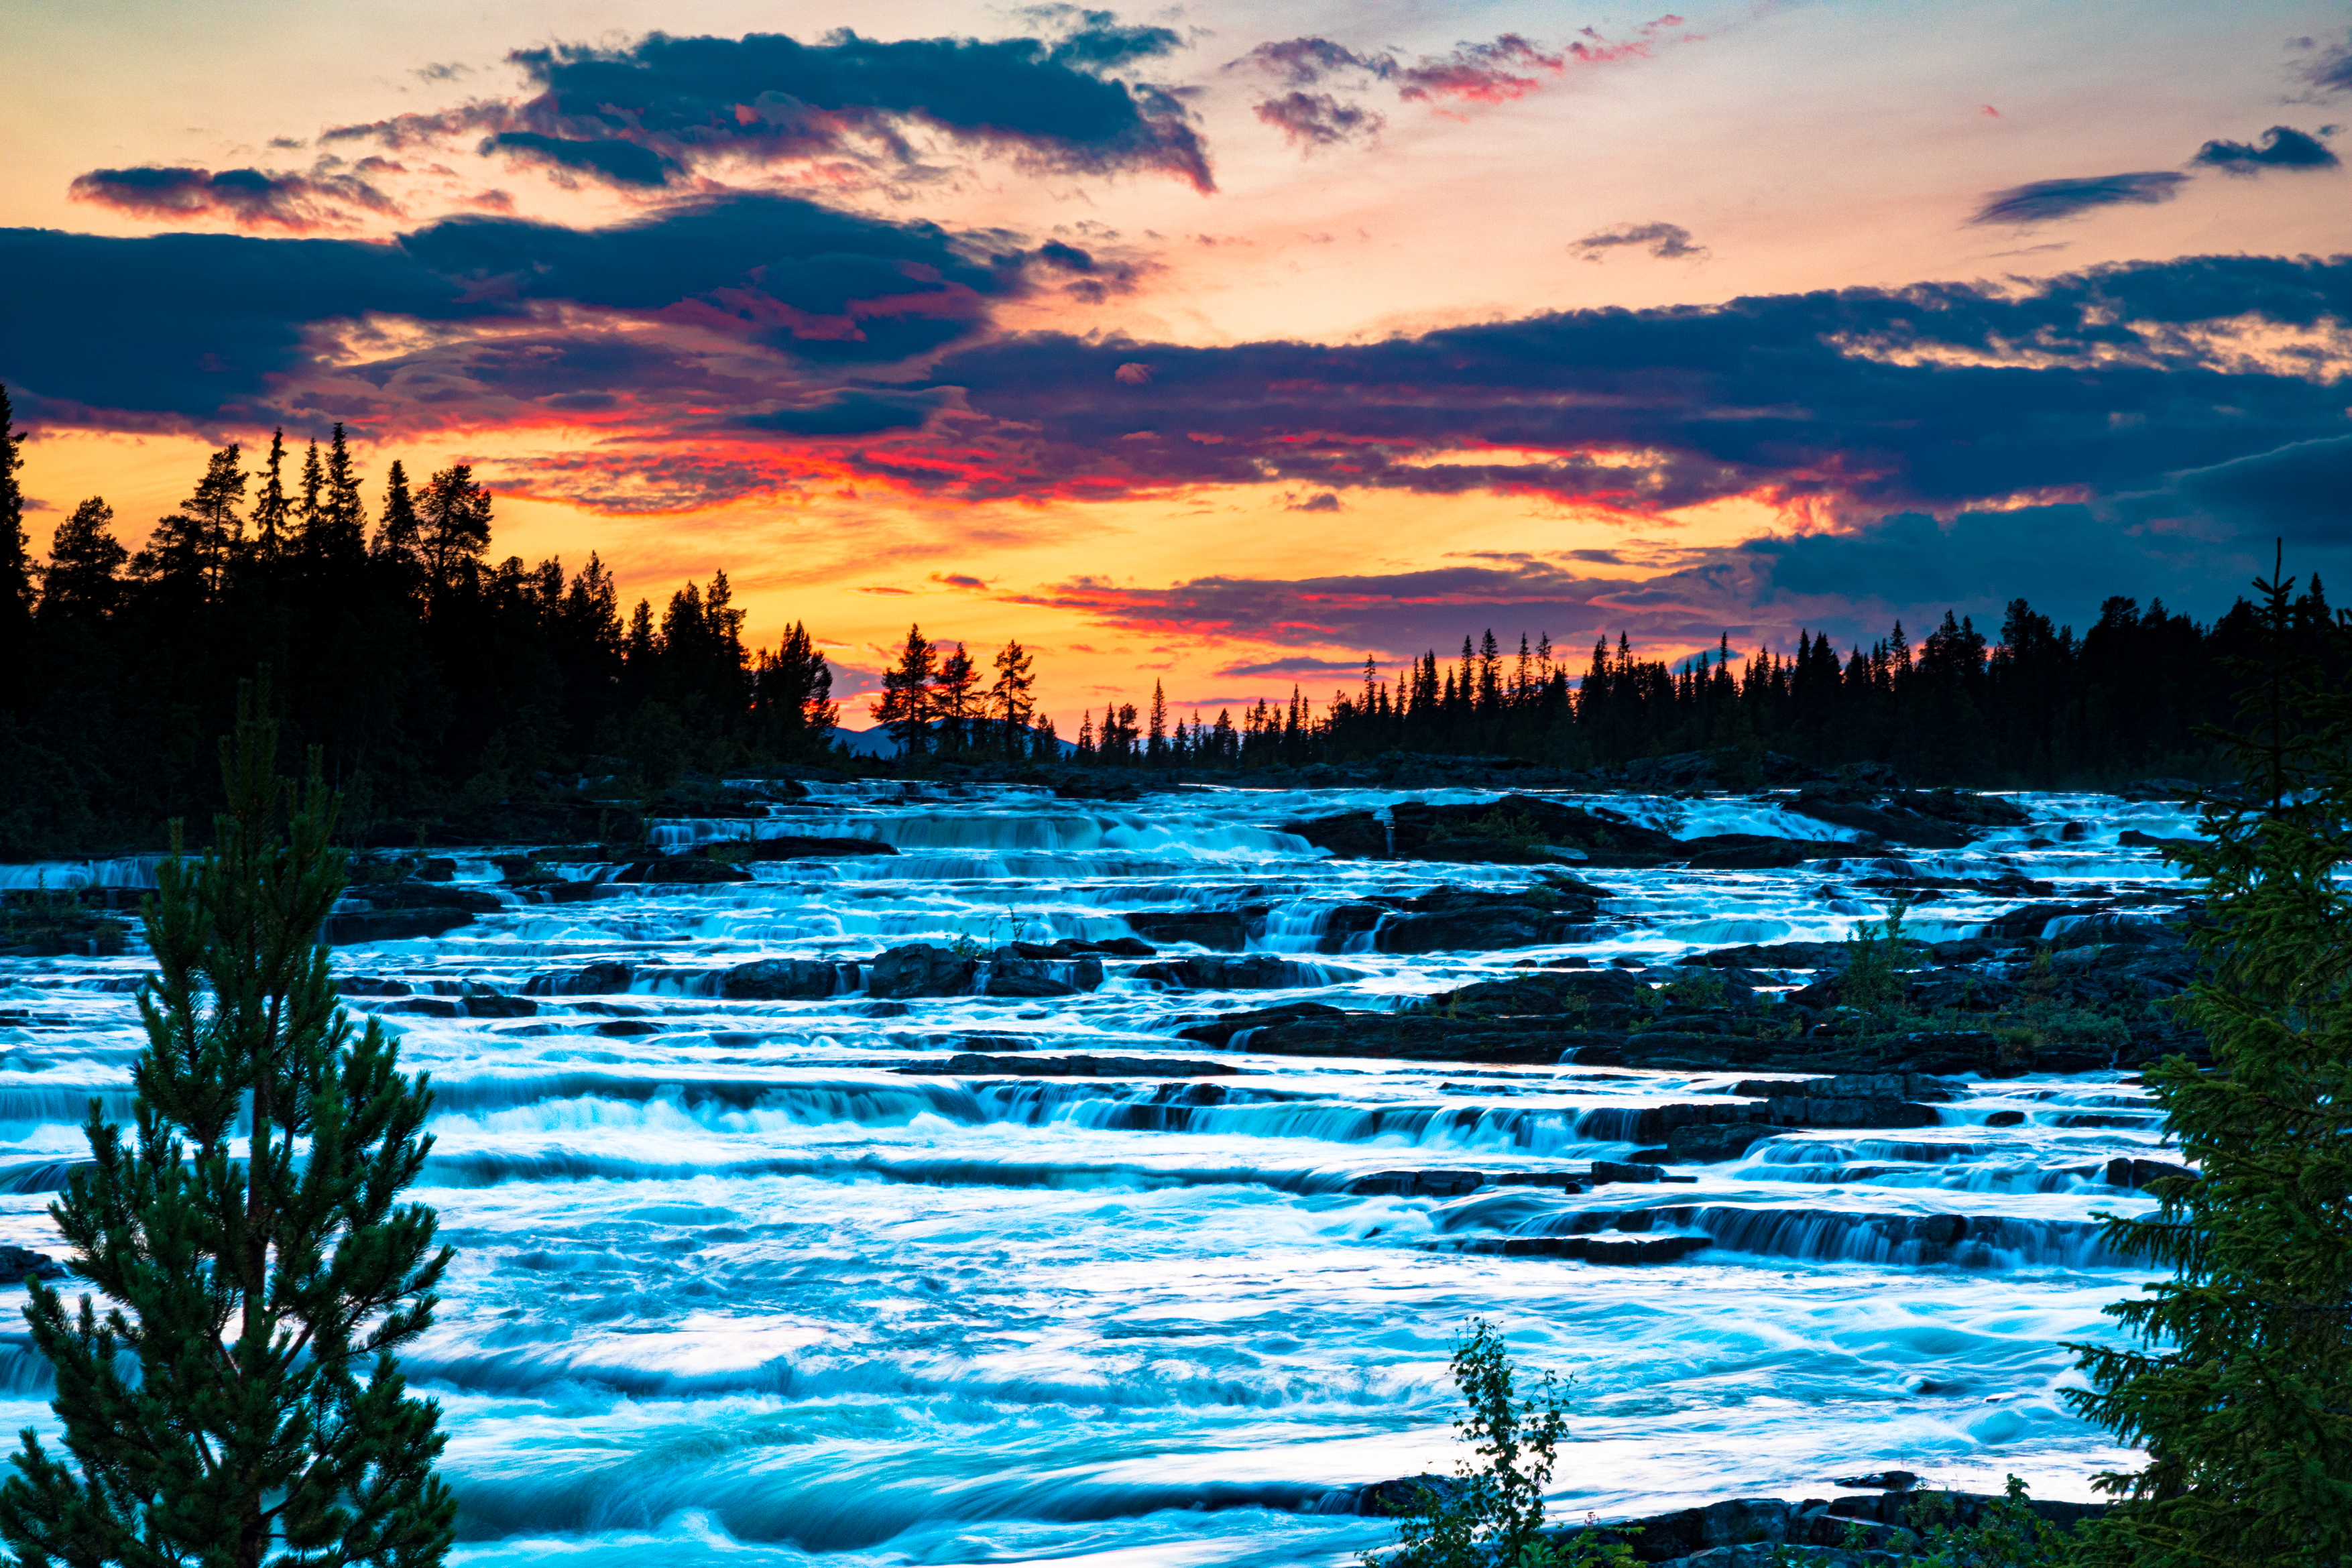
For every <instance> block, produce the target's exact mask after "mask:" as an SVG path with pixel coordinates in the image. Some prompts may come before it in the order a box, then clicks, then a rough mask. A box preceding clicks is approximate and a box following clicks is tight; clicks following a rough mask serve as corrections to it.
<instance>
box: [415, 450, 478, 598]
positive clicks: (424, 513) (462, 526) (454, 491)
mask: <svg viewBox="0 0 2352 1568" xmlns="http://www.w3.org/2000/svg"><path fill="white" fill-rule="evenodd" d="M416 519H417V522H418V524H419V526H420V532H421V538H422V543H423V549H424V557H425V580H427V581H428V582H430V583H431V584H432V588H433V591H434V593H435V594H436V595H439V594H444V593H447V592H448V591H451V590H452V589H455V588H457V586H458V585H459V584H460V583H462V582H468V581H470V580H472V577H473V573H474V571H475V570H476V569H477V568H478V566H479V565H480V564H481V560H482V557H483V556H484V555H485V554H487V553H488V550H489V548H490V493H489V492H488V490H485V489H484V488H482V486H479V485H478V484H476V483H475V482H474V470H473V468H472V466H471V465H467V464H464V463H460V464H457V465H455V466H454V467H449V468H444V469H442V470H441V472H439V473H438V474H436V475H434V476H433V477H432V478H431V479H430V480H429V481H427V482H426V484H425V493H424V494H423V495H422V496H419V497H417V500H416Z"/></svg>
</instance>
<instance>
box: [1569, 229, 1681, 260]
mask: <svg viewBox="0 0 2352 1568" xmlns="http://www.w3.org/2000/svg"><path fill="white" fill-rule="evenodd" d="M1625 246H1637V247H1639V248H1641V249H1643V250H1646V251H1648V252H1649V253H1650V254H1651V255H1652V256H1656V257H1657V258H1658V259H1659V260H1660V261H1680V260H1683V259H1685V257H1690V256H1705V255H1706V253H1707V252H1706V246H1703V245H1694V244H1692V243H1691V232H1690V230H1688V229H1686V228H1685V227H1683V226H1682V225H1680V224H1620V225H1617V226H1616V227H1615V228H1613V229H1601V230H1599V231H1598V232H1596V233H1593V234H1589V235H1585V236H1584V237H1583V238H1582V239H1580V240H1578V241H1577V242H1576V243H1575V244H1574V245H1572V246H1569V247H1568V248H1569V249H1570V250H1571V251H1573V252H1575V253H1576V254H1577V255H1578V256H1582V257H1583V258H1584V259H1585V260H1587V261H1599V260H1601V257H1603V256H1607V255H1608V254H1609V253H1610V252H1611V251H1612V250H1618V249H1622V248H1623V247H1625Z"/></svg>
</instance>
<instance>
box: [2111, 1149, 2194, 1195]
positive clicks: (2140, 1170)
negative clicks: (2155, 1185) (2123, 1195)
mask: <svg viewBox="0 0 2352 1568" xmlns="http://www.w3.org/2000/svg"><path fill="white" fill-rule="evenodd" d="M2100 1176H2101V1179H2103V1180H2105V1182H2106V1184H2107V1185H2108V1186H2127V1187H2131V1188H2134V1189H2135V1190H2140V1189H2145V1188H2146V1187H2147V1184H2148V1183H2150V1182H2152V1181H2162V1180H2165V1179H2167V1178H2179V1179H2183V1180H2188V1181H2194V1180H2196V1179H2197V1173H2196V1172H2195V1171H2193V1170H2190V1169H2189V1167H2188V1166H2181V1165H2175V1164H2173V1163H2172V1162H2171V1161H2170V1160H2146V1159H2126V1158H2124V1157H2123V1156H2121V1155H2118V1156H2116V1158H2114V1159H2112V1160H2109V1161H2108V1162H2107V1163H2106V1165H2105V1167H2104V1168H2103V1169H2102V1170H2101V1172H2100Z"/></svg>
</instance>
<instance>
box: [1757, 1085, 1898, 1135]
mask: <svg viewBox="0 0 2352 1568" xmlns="http://www.w3.org/2000/svg"><path fill="white" fill-rule="evenodd" d="M1829 1082H1831V1083H1832V1084H1834V1083H1835V1082H1836V1080H1834V1079H1832V1080H1830V1081H1829ZM1765 1103H1766V1104H1767V1105H1768V1106H1769V1107H1770V1109H1769V1113H1768V1114H1769V1117H1770V1119H1771V1122H1772V1124H1773V1125H1775V1126H1780V1127H1848V1128H1852V1127H1932V1126H1934V1125H1936V1123H1937V1116H1936V1110H1935V1107H1934V1106H1932V1105H1921V1104H1917V1103H1914V1102H1911V1101H1907V1100H1900V1099H1897V1098H1895V1096H1893V1095H1888V1094H1871V1093H1861V1092H1842V1091H1839V1090H1837V1089H1834V1088H1832V1089H1830V1090H1828V1091H1827V1092H1822V1091H1818V1090H1813V1089H1810V1088H1806V1087H1802V1086H1800V1087H1799V1088H1798V1091H1797V1092H1794V1093H1790V1094H1775V1095H1774V1096H1773V1097H1772V1098H1771V1099H1770V1100H1769V1101H1767V1102H1765Z"/></svg>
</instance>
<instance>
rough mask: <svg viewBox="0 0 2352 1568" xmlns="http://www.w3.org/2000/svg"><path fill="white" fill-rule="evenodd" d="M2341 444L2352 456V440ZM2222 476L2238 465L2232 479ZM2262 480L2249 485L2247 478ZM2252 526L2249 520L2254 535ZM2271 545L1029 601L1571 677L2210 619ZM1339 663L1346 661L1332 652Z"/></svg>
mask: <svg viewBox="0 0 2352 1568" xmlns="http://www.w3.org/2000/svg"><path fill="white" fill-rule="evenodd" d="M2345 445H2346V446H2347V449H2352V441H2347V443H2346V444H2345ZM2233 466H2234V465H2233ZM2257 475H2259V477H2256V476H2257ZM2347 475H2352V450H2347V452H2342V453H2332V454H2311V453H2301V452H2289V453H2285V454H2281V455H2278V458H2277V460H2276V461H2275V462H2267V463H2266V462H2263V461H2261V460H2256V461H2254V462H2252V464H2250V465H2248V469H2247V471H2243V472H2235V473H2232V474H2231V475H2229V476H2226V477H2222V478H2215V479H2211V480H2210V481H2209V480H2208V479H2206V478H2205V476H2197V477H2196V478H2195V480H2194V481H2191V477H2190V476H2181V477H2182V478H2183V480H2184V482H2185V483H2186V482H2194V483H2210V484H2211V485H2214V486H2219V487H2221V488H2224V489H2227V490H2228V491H2229V492H2230V493H2231V496H2232V497H2238V498H2242V497H2244V496H2246V495H2247V494H2248V493H2250V492H2252V493H2257V494H2261V495H2265V496H2269V497H2275V498H2276V500H2277V501H2278V502H2279V504H2280V505H2281V506H2282V507H2284V508H2285V509H2286V510H2288V511H2291V512H2293V513H2294V516H2296V517H2304V518H2306V519H2307V518H2309V517H2312V516H2314V515H2315V514H2314V513H2312V512H2310V511H2308V510H2305V501H2306V499H2307V497H2309V496H2311V495H2326V494H2329V493H2330V492H2328V491H2327V490H2326V486H2330V485H2333V486H2337V488H2336V490H2335V491H2334V492H2333V493H2334V494H2341V493H2342V492H2341V486H2342V485H2343V484H2344V483H2345V480H2346V478H2347ZM2272 516H2273V514H2267V513H2265V514H2263V518H2257V517H2255V516H2254V515H2252V514H2251V513H2250V514H2249V516H2248V519H2247V520H2248V522H2249V524H2250V525H2251V524H2252V523H2253V522H2255V521H2258V520H2263V519H2266V518H2268V517H2272ZM2270 538H2271V536H2270V535H2269V534H2267V533H2262V532H2259V531H2254V532H2228V531H2223V532H2220V533H2214V532H2211V531H2210V530H2209V531H2207V532H2203V533H2199V532H2193V531H2183V530H2179V529H2170V530H2168V529H2165V528H2158V527H2151V526H2149V525H2147V524H2146V523H2145V522H2137V521H2133V520H2132V519H2130V518H2128V517H2123V516H2121V515H2111V514H2109V513H2107V512H2103V511H2102V510H2101V509H2100V508H2095V507H2085V506H2047V507H2019V508H2015V509H2011V510H2001V511H1990V512H1981V511H1979V512H1963V513H1961V514H1959V515H1958V516H1957V517H1953V518H1952V519H1951V520H1949V521H1948V522H1945V521H1938V520H1937V519H1936V518H1934V517H1927V516H1926V515H1924V514H1919V513H1900V514H1895V515H1892V516H1887V517H1878V518H1874V519H1872V520H1870V521H1868V522H1866V523H1864V524H1861V525H1859V526H1856V527H1853V528H1842V529H1835V530H1823V531H1815V532H1809V533H1804V534H1798V535H1790V536H1769V537H1767V538H1759V539H1754V540H1750V541H1748V542H1747V543H1745V544H1742V545H1738V546H1733V547H1729V548H1725V549H1687V550H1683V551H1680V552H1678V555H1677V557H1676V558H1675V559H1669V560H1668V562H1667V563H1666V564H1665V565H1664V567H1663V568H1662V569H1661V570H1658V571H1657V572H1656V573H1655V574H1654V575H1652V576H1648V577H1643V578H1625V577H1611V578H1597V577H1590V576H1585V575H1582V574H1581V573H1580V572H1578V571H1577V570H1574V569H1573V567H1572V566H1571V565H1570V564H1568V563H1569V562H1570V561H1571V560H1572V559H1576V558H1579V557H1588V556H1600V555H1605V553H1606V552H1597V551H1582V552H1573V555H1572V556H1562V557H1560V558H1559V561H1557V562H1554V561H1546V560H1538V559H1512V560H1496V561H1493V562H1484V563H1479V564H1475V565H1461V566H1451V567H1444V568H1438V569H1433V570H1418V571H1406V572H1398V573H1393V574H1386V575H1381V574H1367V575H1362V576H1346V577H1314V578H1303V579H1297V580H1285V579H1255V578H1225V577H1210V578H1200V579H1195V580H1192V581H1188V582H1181V583H1178V584H1175V585H1173V586H1171V587H1170V588H1167V589H1161V590H1143V589H1120V588H1117V587H1113V586H1111V585H1108V584H1105V583H1100V582H1096V581H1090V580H1076V581H1073V582H1069V583H1065V584H1061V585H1058V586H1057V587H1055V588H1054V589H1052V590H1050V591H1046V592H1045V593H1042V594H1039V595H1036V596H1035V597H1034V602H1038V603H1041V604H1049V605H1052V606H1054V607H1055V608H1057V609H1061V610H1065V611H1070V612H1077V613H1080V614H1083V615H1086V616H1087V617H1088V618H1090V619H1092V620H1094V621H1095V622H1097V623H1099V624H1101V625H1104V626H1107V627H1111V628H1115V629H1117V630H1118V631H1121V632H1129V633H1131V634H1135V635H1139V636H1150V637H1190V638H1198V639H1204V640H1225V639H1231V640H1237V641H1244V642H1253V643H1260V644H1263V645H1267V646H1269V647H1271V648H1273V649H1277V650H1278V649H1283V648H1291V649H1297V650H1300V652H1299V653H1296V654H1289V655H1286V654H1283V653H1271V654H1267V655H1263V656H1260V657H1258V658H1256V659H1254V660H1251V661H1250V662H1248V663H1242V664H1233V665H1230V666H1228V667H1226V668H1224V669H1222V670H1220V671H1219V672H1218V673H1219V674H1222V675H1226V676H1269V677H1278V678H1282V679H1290V678H1300V679H1305V678H1307V677H1309V676H1314V675H1328V676H1343V677H1344V676H1345V675H1348V674H1353V673H1354V672H1355V671H1357V670H1358V669H1360V666H1361V661H1362V659H1363V657H1364V656H1365V654H1366V653H1370V654H1371V655H1372V656H1373V657H1374V658H1375V659H1376V660H1377V661H1378V662H1379V663H1381V664H1382V665H1383V666H1384V667H1388V668H1391V670H1392V668H1393V666H1394V665H1396V664H1400V663H1402V661H1404V660H1406V659H1409V658H1411V657H1412V656H1413V655H1414V654H1416V653H1421V652H1422V651H1423V650H1425V649H1434V650H1435V651H1436V652H1437V653H1439V654H1440V655H1441V656H1444V655H1449V654H1451V653H1452V652H1453V651H1454V649H1455V648H1458V647H1459V646H1460V644H1461V641H1462V638H1463V637H1464V636H1465V634H1467V635H1472V636H1475V635H1477V634H1479V633H1481V632H1485V631H1486V630H1488V629H1490V628H1491V629H1492V630H1494V631H1495V632H1496V633H1497V634H1498V635H1499V636H1500V637H1501V638H1502V639H1503V641H1504V643H1505V645H1506V646H1507V647H1508V646H1511V645H1513V644H1514V643H1516V642H1517V638H1518V636H1519V635H1521V634H1522V633H1524V634H1526V635H1528V637H1530V638H1533V637H1536V636H1538V635H1549V637H1550V638H1551V640H1552V643H1553V644H1554V647H1555V650H1556V657H1559V658H1560V659H1562V660H1564V661H1566V662H1568V663H1569V664H1570V666H1571V668H1573V667H1575V666H1577V665H1580V664H1581V663H1582V661H1583V656H1584V650H1585V649H1587V648H1589V647H1590V646H1591V643H1593V642H1595V641H1596V640H1600V639H1603V638H1606V639H1608V640H1610V641H1612V642H1613V641H1614V640H1615V638H1616V637H1617V635H1618V634H1619V633H1620V632H1624V633H1627V634H1629V635H1630V636H1631V638H1632V641H1633V647H1634V649H1635V651H1636V652H1637V653H1639V652H1643V651H1660V650H1666V649H1685V648H1693V647H1700V646H1705V645H1707V644H1711V643H1715V642H1716V641H1717V638H1718V637H1722V636H1728V637H1729V639H1730V641H1731V643H1732V646H1733V647H1734V648H1735V649H1736V650H1738V651H1740V652H1742V653H1746V652H1749V651H1752V650H1753V649H1755V648H1757V647H1758V646H1759V645H1763V646H1771V647H1777V648H1781V649H1784V650H1785V649H1786V648H1788V647H1790V646H1791V645H1793V644H1794V643H1795V642H1796V640H1797V635H1798V632H1800V631H1811V632H1817V633H1818V632H1827V633H1829V634H1830V635H1831V636H1832V638H1833V639H1834V640H1835V643H1836V644H1837V645H1839V646H1841V647H1846V646H1853V645H1855V644H1862V645H1867V644H1868V643H1871V642H1872V641H1873V640H1874V639H1876V638H1878V637H1881V636H1884V635H1885V632H1886V631H1887V629H1888V628H1889V626H1890V625H1891V624H1892V623H1893V622H1895V621H1897V620H1901V621H1903V622H1906V624H1907V625H1908V626H1909V627H1910V629H1911V631H1912V632H1913V634H1914V636H1915V637H1916V635H1917V634H1918V633H1919V632H1923V631H1924V630H1926V629H1927V626H1928V625H1930V624H1932V623H1933V622H1934V621H1935V620H1936V619H1937V618H1939V617H1940V616H1941V615H1942V614H1943V612H1945V611H1946V610H1952V611H1956V612H1958V613H1960V614H1964V615H1969V616H1970V617H1972V618H1973V619H1974V620H1975V621H1976V622H1977V624H1978V626H1979V629H1980V630H1982V631H1984V632H1987V633H1989V634H1990V633H1991V632H1993V631H1994V630H1995V629H1996V628H1997V627H1998V626H1999V624H2000V618H2001V614H2002V612H2003V610H2004V608H2005V607H2006V605H2007V604H2008V602H2009V601H2011V600H2012V599H2016V598H2019V597H2023V598H2026V599H2028V600H2029V601H2032V604H2033V605H2034V607H2035V608H2036V609H2038V610H2040V611H2041V612H2043V613H2044V614H2047V615H2050V616H2051V617H2052V618H2053V620H2056V621H2058V622H2062V623H2068V624H2072V625H2074V626H2075V627H2077V628H2082V627H2085V626H2087V625H2089V624H2090V623H2091V622H2093V621H2095V619H2096V618H2097V616H2098V613H2099V608H2100V605H2101V603H2102V602H2103V601H2105V599H2106V598H2107V597H2108V596H2109V595H2111V594H2121V595H2124V596H2126V597H2128V598H2132V599H2136V600H2138V601H2142V602H2146V601H2149V600H2151V599H2162V600H2164V601H2166V602H2167V603H2168V604H2169V605H2170V606H2172V607H2173V608H2174V609H2176V610H2187V611H2189V612H2193V613H2196V614H2198V615H2200V616H2207V617H2210V616H2211V615H2214V614H2217V613H2219V612H2221V610H2223V609H2225V608H2227V606H2228V604H2229V603H2230V601H2231V600H2232V599H2233V598H2235V597H2236V596H2237V595H2238V594H2239V593H2241V592H2242V591H2243V588H2244V584H2245V582H2246V581H2247V580H2248V579H2249V577H2251V576H2252V573H2254V572H2255V571H2256V570H2263V569H2266V568H2268V566H2269V565H2270V554H2269V551H2270V543H2269V541H2270ZM2297 542H2298V541H2297V538H2296V536H2294V535H2293V534H2290V535H2289V537H2288V543H2289V550H2290V564H2291V566H2292V567H2293V569H2294V570H2296V571H2298V572H2299V573H2301V574H2304V575H2306V576H2307V575H2308V574H2309V573H2310V572H2312V571H2314V570H2321V571H2324V572H2326V574H2327V575H2329V576H2338V575H2341V573H2342V571H2343V570H2345V569H2347V567H2352V538H2347V535H2346V532H2345V530H2343V529H2341V528H2337V529H2336V530H2335V531H2334V533H2333V536H2332V538H2326V539H2306V540H2305V541H2304V542H2303V544H2302V549H2300V551H2298V550H2297V549H2296V548H2295V547H2296V545H2297ZM1335 647H1338V648H1347V649H1350V650H1353V651H1354V653H1353V656H1352V658H1349V659H1345V660H1343V659H1338V658H1333V657H1331V656H1330V650H1331V649H1333V648H1335Z"/></svg>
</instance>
